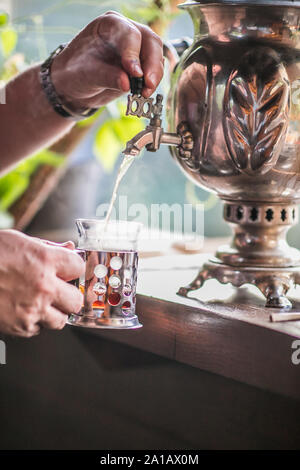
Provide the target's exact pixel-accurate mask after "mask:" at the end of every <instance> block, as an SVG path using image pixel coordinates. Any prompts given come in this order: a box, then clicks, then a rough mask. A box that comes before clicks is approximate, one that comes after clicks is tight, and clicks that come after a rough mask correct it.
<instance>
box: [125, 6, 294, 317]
mask: <svg viewBox="0 0 300 470" xmlns="http://www.w3.org/2000/svg"><path fill="white" fill-rule="evenodd" d="M180 8H183V9H185V10H187V11H188V13H189V14H190V15H191V17H192V20H193V24H194V39H193V41H192V43H191V44H189V41H183V42H181V43H178V44H177V45H176V44H175V46H176V47H177V49H178V50H180V52H183V49H184V47H183V44H185V48H186V49H185V50H184V52H183V53H182V55H181V57H179V56H177V57H176V50H175V49H174V47H166V53H167V54H166V55H167V56H169V57H170V58H171V63H172V64H173V66H174V69H173V71H172V74H171V87H170V94H169V98H168V111H167V120H168V126H169V129H168V132H165V131H164V130H163V128H162V125H161V123H162V121H161V112H162V96H161V95H158V96H157V98H156V102H154V100H153V99H148V100H147V99H144V98H143V97H142V96H141V94H140V91H141V90H140V89H138V88H137V89H136V90H135V91H134V93H133V95H131V96H130V97H129V101H128V109H127V113H128V114H133V115H138V116H144V117H148V118H150V124H149V125H148V126H147V127H146V129H145V130H144V131H143V132H141V133H140V134H138V135H137V136H135V137H134V138H133V139H131V140H130V141H129V142H128V144H127V147H126V150H125V151H124V152H125V153H127V154H132V155H136V154H138V153H139V151H140V150H141V149H142V148H143V147H144V146H146V147H147V149H148V150H152V151H153V150H157V149H158V148H159V146H160V145H161V144H163V143H164V144H168V145H170V149H171V153H172V156H173V157H174V159H175V160H176V162H177V163H178V164H179V166H180V168H181V170H182V171H183V172H184V173H185V175H186V176H187V177H188V178H190V179H191V180H192V181H193V182H194V183H195V184H196V185H199V186H201V187H203V188H206V189H208V190H209V191H212V192H215V193H217V195H218V196H219V198H220V199H221V200H222V201H224V218H225V220H226V221H227V222H228V223H229V224H230V225H231V226H232V227H233V230H234V236H233V239H232V242H231V245H230V246H222V247H220V248H219V249H218V251H217V253H216V255H215V256H214V257H213V258H212V259H210V260H209V261H208V262H207V263H205V265H204V266H203V267H202V269H201V270H200V272H199V274H198V276H197V277H196V279H195V280H194V281H193V282H191V284H189V285H188V286H186V287H182V288H181V289H180V290H179V294H181V295H187V294H188V292H189V291H191V290H195V289H198V288H200V287H201V286H202V285H203V283H204V282H205V281H206V280H207V279H210V278H215V279H218V280H219V281H220V282H222V283H228V282H230V283H232V284H233V285H234V286H241V285H242V284H245V283H251V284H254V285H255V286H257V287H258V288H259V289H260V290H261V292H262V293H263V294H264V295H265V297H266V306H267V307H279V308H280V307H290V306H291V302H290V301H289V300H288V298H287V297H286V294H287V291H288V290H289V288H290V287H292V286H293V285H294V284H300V252H299V250H297V249H295V248H291V247H290V246H289V245H288V243H287V241H286V233H287V231H288V229H289V228H290V227H291V226H292V225H294V224H296V223H297V220H298V210H297V203H298V202H299V198H300V145H299V144H300V137H299V136H300V121H299V118H300V1H289V0H286V1H285V0H275V1H269V0H262V1H259V0H248V1H240V0H230V1H226V0H225V1H224V0H219V1H210V0H203V1H200V2H196V1H192V2H190V1H188V2H186V3H184V4H182V5H180ZM137 87H138V85H137Z"/></svg>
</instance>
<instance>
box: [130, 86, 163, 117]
mask: <svg viewBox="0 0 300 470" xmlns="http://www.w3.org/2000/svg"><path fill="white" fill-rule="evenodd" d="M143 87H144V78H143V77H138V78H136V77H131V78H130V89H131V93H130V94H129V95H128V101H127V110H126V116H136V117H139V118H141V117H143V118H146V119H151V120H153V119H154V118H155V121H156V122H157V119H161V115H162V110H163V104H162V101H163V96H162V95H159V94H158V95H157V96H156V101H155V103H154V99H153V98H144V97H143V96H142V95H141V93H142V90H143ZM156 125H157V124H156Z"/></svg>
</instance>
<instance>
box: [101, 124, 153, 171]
mask: <svg viewBox="0 0 300 470" xmlns="http://www.w3.org/2000/svg"><path fill="white" fill-rule="evenodd" d="M143 129H144V123H143V121H141V120H139V119H138V118H134V117H132V116H122V117H120V118H119V119H108V120H107V121H106V122H105V123H104V124H103V125H102V126H101V127H100V129H99V130H98V132H97V134H96V138H95V141H94V147H93V151H94V154H95V156H96V157H97V158H98V160H99V161H100V162H101V164H102V166H103V168H104V170H105V171H107V172H108V173H111V172H112V170H113V169H114V166H115V163H116V161H117V159H118V156H119V154H120V152H121V151H122V150H123V149H124V148H125V145H126V142H127V141H128V140H130V139H131V138H132V137H134V136H135V135H136V134H138V132H141V131H142V130H143Z"/></svg>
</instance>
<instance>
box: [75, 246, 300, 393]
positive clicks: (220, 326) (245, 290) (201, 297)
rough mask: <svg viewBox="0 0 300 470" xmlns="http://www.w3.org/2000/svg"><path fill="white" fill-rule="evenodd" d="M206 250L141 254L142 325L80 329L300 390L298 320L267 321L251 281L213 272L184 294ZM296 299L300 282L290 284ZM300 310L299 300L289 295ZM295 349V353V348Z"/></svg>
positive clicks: (273, 386)
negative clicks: (230, 281)
mask: <svg viewBox="0 0 300 470" xmlns="http://www.w3.org/2000/svg"><path fill="white" fill-rule="evenodd" d="M207 257H208V255H183V256H182V255H177V256H165V257H156V258H150V259H142V260H140V261H141V262H140V270H139V284H138V293H139V295H138V300H137V313H138V315H139V319H140V321H141V323H142V324H143V325H144V327H143V328H141V329H139V330H129V331H112V330H105V331H100V330H84V329H79V328H78V329H76V328H74V331H75V330H76V331H77V333H78V334H86V333H90V334H93V335H98V336H101V337H105V338H109V339H112V340H114V341H118V342H120V343H124V344H128V345H131V346H133V347H135V348H139V349H142V350H145V351H149V352H152V353H155V354H158V355H161V356H164V357H167V358H170V359H174V360H176V361H179V362H181V363H184V364H188V365H191V366H194V367H197V368H200V369H203V370H206V371H210V372H213V373H216V374H220V375H222V376H225V377H229V378H232V379H236V380H238V381H241V382H243V383H247V384H249V385H254V386H257V387H259V388H262V389H265V390H269V391H272V392H275V393H279V394H283V395H287V396H290V397H293V398H296V399H299V398H300V364H299V365H298V366H297V365H294V364H293V363H292V360H291V356H292V353H293V352H294V350H293V349H292V343H293V341H294V340H296V339H299V338H300V321H296V322H287V323H271V322H270V321H269V316H270V313H271V312H275V311H276V309H266V308H265V307H264V298H263V296H262V295H261V294H260V293H259V291H258V289H256V288H255V287H253V286H249V287H242V288H239V289H235V288H233V287H232V286H231V285H221V284H219V283H218V282H217V281H214V280H210V281H207V283H206V284H205V285H204V287H202V289H200V290H199V291H196V292H195V293H193V296H194V297H195V298H189V299H186V298H181V297H179V296H177V295H176V291H177V290H178V288H179V287H180V286H182V285H185V284H187V283H188V282H190V281H191V280H192V279H193V278H194V276H195V275H196V273H197V271H198V266H201V264H202V263H203V261H204V260H205V259H207ZM291 297H292V298H294V299H296V298H297V297H298V299H299V300H300V288H297V290H296V289H295V291H293V292H292V296H291ZM294 304H295V310H298V311H300V301H298V302H297V301H294ZM299 357H300V354H299Z"/></svg>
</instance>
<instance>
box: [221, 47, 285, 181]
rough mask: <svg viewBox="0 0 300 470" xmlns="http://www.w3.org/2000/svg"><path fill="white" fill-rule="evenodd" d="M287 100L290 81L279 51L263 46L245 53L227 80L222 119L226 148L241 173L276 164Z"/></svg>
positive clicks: (257, 171) (258, 171)
mask: <svg viewBox="0 0 300 470" xmlns="http://www.w3.org/2000/svg"><path fill="white" fill-rule="evenodd" d="M289 100H290V84H289V80H288V77H287V73H286V70H285V68H284V66H283V65H282V64H281V62H280V58H279V56H278V54H277V53H276V52H275V51H274V50H273V49H269V48H266V47H260V48H256V49H255V50H251V51H249V52H248V53H247V54H245V55H244V56H243V58H242V61H241V63H240V65H239V67H238V68H237V70H235V71H234V72H232V74H231V75H230V77H229V79H228V82H227V86H226V91H225V96H224V118H223V128H224V135H225V139H226V144H227V148H228V150H229V153H230V156H231V158H232V160H233V162H234V164H235V166H236V167H237V168H238V169H239V170H240V171H241V172H243V173H246V174H248V175H255V174H257V173H260V174H264V173H266V172H267V171H269V170H270V169H271V168H272V167H273V166H274V165H275V164H276V162H277V160H278V157H279V155H280V152H281V149H282V145H283V143H284V139H285V135H286V131H287V126H288V114H289V108H290V102H289Z"/></svg>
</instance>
